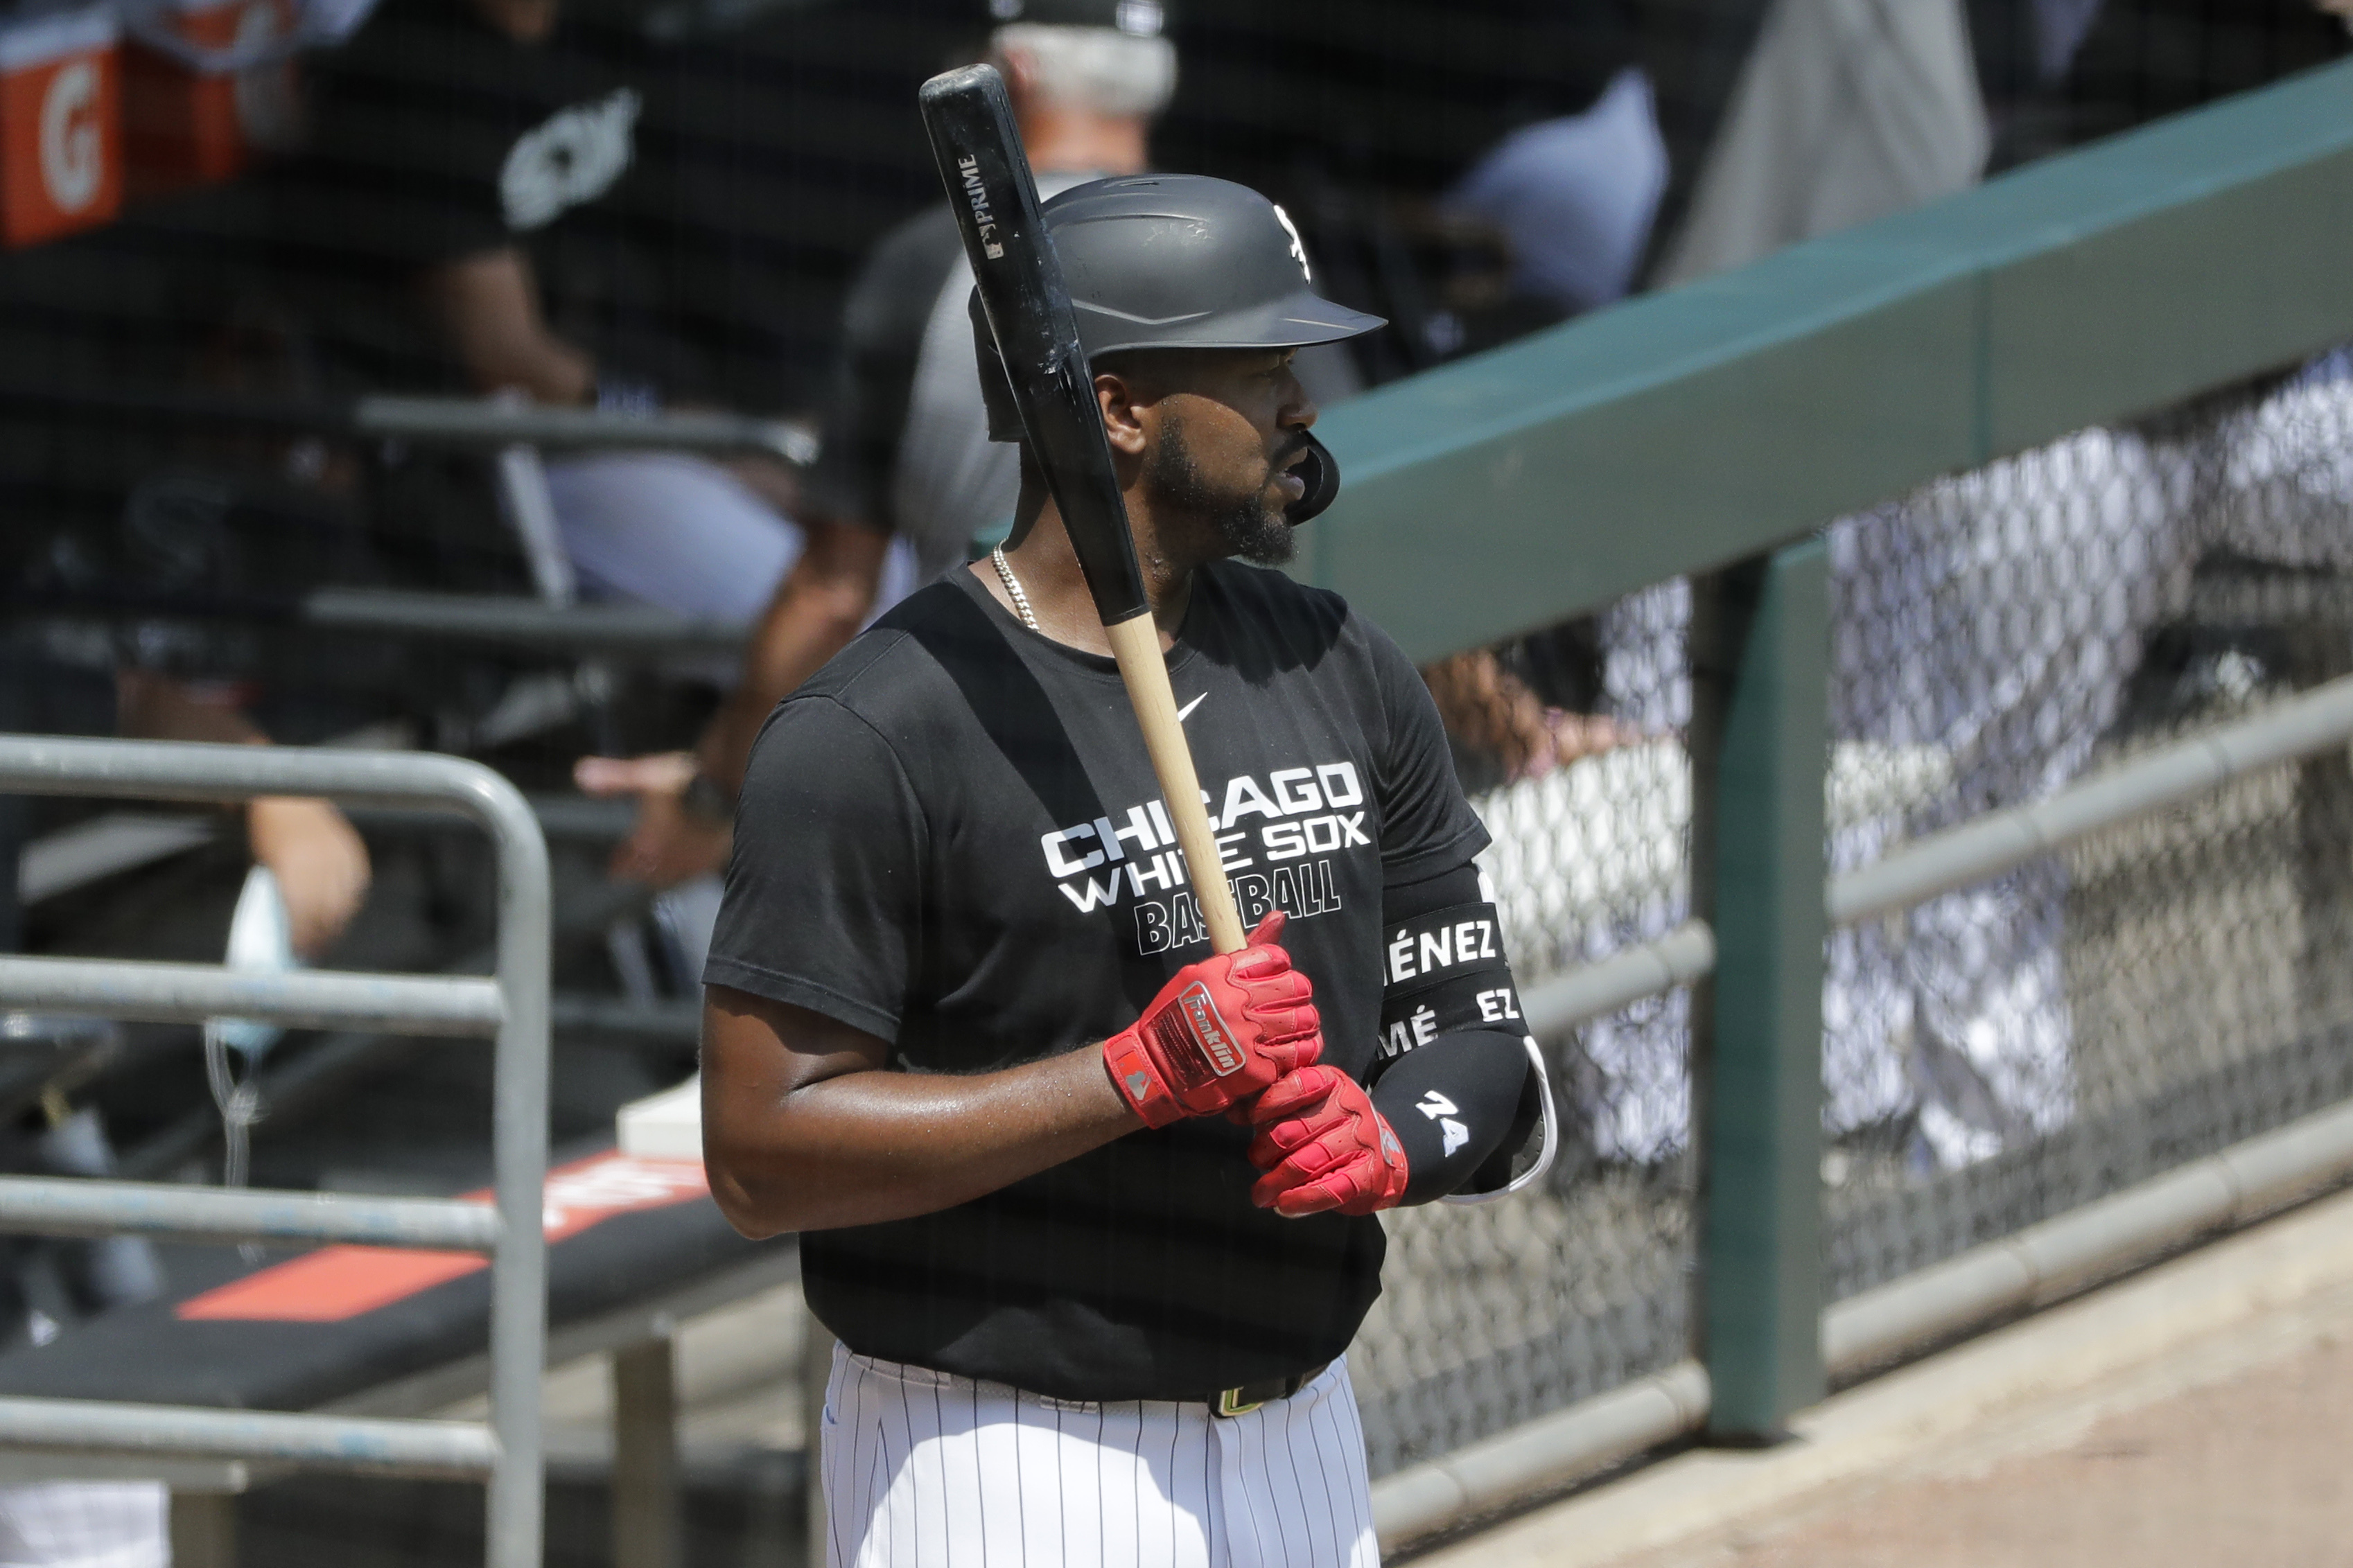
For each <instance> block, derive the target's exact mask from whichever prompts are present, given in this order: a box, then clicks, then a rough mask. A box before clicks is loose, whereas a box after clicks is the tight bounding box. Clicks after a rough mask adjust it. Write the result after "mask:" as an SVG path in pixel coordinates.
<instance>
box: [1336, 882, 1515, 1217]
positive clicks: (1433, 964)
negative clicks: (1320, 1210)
mask: <svg viewBox="0 0 2353 1568" xmlns="http://www.w3.org/2000/svg"><path fill="white" fill-rule="evenodd" d="M1387 936H1388V942H1387V943H1386V945H1385V947H1384V949H1383V953H1382V959H1383V978H1384V981H1385V986H1384V990H1383V994H1382V1003H1381V1041H1380V1054H1381V1058H1382V1060H1381V1062H1380V1064H1379V1065H1378V1066H1377V1068H1376V1069H1375V1073H1374V1079H1373V1081H1374V1084H1375V1090H1374V1095H1373V1101H1374V1103H1375V1104H1376V1105H1377V1106H1378V1107H1379V1108H1380V1111H1381V1114H1382V1115H1383V1116H1385V1117H1387V1118H1388V1121H1389V1125H1390V1126H1391V1127H1392V1128H1394V1129H1395V1130H1396V1131H1397V1134H1398V1138H1399V1139H1400V1140H1402V1141H1403V1142H1404V1143H1405V1145H1406V1159H1407V1164H1408V1168H1409V1171H1410V1172H1411V1177H1410V1181H1409V1185H1408V1187H1407V1195H1406V1199H1405V1201H1406V1202H1407V1203H1409V1204H1412V1203H1427V1202H1429V1201H1430V1199H1432V1198H1437V1197H1445V1196H1450V1195H1453V1196H1459V1197H1461V1198H1463V1199H1470V1198H1472V1197H1480V1196H1495V1195H1500V1194H1503V1193H1504V1192H1509V1191H1515V1190H1517V1189H1518V1188H1520V1187H1522V1186H1525V1185H1526V1184H1528V1183H1529V1182H1532V1181H1534V1180H1535V1178H1536V1177H1537V1176H1538V1175H1540V1174H1542V1173H1543V1170H1544V1167H1545V1166H1546V1165H1547V1164H1549V1163H1551V1158H1552V1150H1553V1141H1554V1133H1553V1126H1554V1119H1553V1108H1552V1094H1551V1087H1550V1085H1549V1084H1547V1083H1546V1079H1545V1070H1544V1058H1543V1056H1542V1054H1541V1053H1540V1052H1538V1051H1537V1049H1536V1047H1535V1041H1534V1040H1532V1039H1529V1038H1528V1037H1527V1035H1526V1030H1525V1024H1524V1023H1523V1021H1522V1019H1521V1016H1520V999H1519V990H1518V987H1517V986H1515V985H1514V984H1513V981H1512V969H1511V964H1510V963H1509V961H1508V960H1506V959H1505V958H1504V947H1503V939H1502V932H1501V922H1500V921H1498V920H1497V919H1496V916H1495V909H1494V906H1493V904H1489V903H1465V904H1454V905H1450V906H1448V907H1446V908H1444V909H1437V910H1427V911H1425V912H1422V913H1418V914H1414V915H1410V916H1408V917H1406V918H1404V919H1401V920H1397V921H1392V922H1391V923H1390V925H1389V927H1388V931H1387ZM1432 1047H1434V1048H1432Z"/></svg>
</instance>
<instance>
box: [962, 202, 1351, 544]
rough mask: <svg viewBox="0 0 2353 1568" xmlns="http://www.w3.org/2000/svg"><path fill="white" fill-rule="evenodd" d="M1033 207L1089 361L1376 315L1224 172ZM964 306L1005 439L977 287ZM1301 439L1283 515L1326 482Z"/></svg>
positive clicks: (992, 420) (1277, 210) (1328, 463)
mask: <svg viewBox="0 0 2353 1568" xmlns="http://www.w3.org/2000/svg"><path fill="white" fill-rule="evenodd" d="M1043 212H1044V216H1045V219H1046V232H1047V233H1048V234H1050V235H1051V236H1052V237H1053V241H1054V253H1055V255H1056V256H1057V258H1060V261H1061V264H1062V276H1063V279H1065V280H1066V281H1067V282H1068V284H1069V285H1070V290H1071V310H1072V311H1073V312H1074V313H1075V314H1076V315H1077V317H1078V322H1079V346H1080V347H1081V348H1082V349H1084V350H1085V351H1086V354H1087V358H1088V359H1089V360H1091V361H1092V360H1095V359H1099V358H1101V357H1102V356H1103V355H1104V354H1108V353H1131V352H1135V351H1141V350H1153V349H1287V348H1306V347H1308V346H1309V345H1311V344H1314V343H1331V342H1341V341H1342V340H1344V339H1346V338H1353V337H1356V336H1358V335H1360V334H1362V333H1365V332H1369V331H1374V330H1375V329H1376V328H1378V327H1381V326H1384V325H1386V324H1387V323H1386V322H1384V321H1383V320H1382V319H1381V318H1380V317H1378V316H1368V315H1366V313H1365V312H1364V311H1362V310H1350V309H1349V308H1348V307H1347V306H1345V305H1340V304H1335V303H1334V302H1333V301H1332V300H1327V299H1325V298H1324V296H1323V295H1321V294H1319V293H1317V292H1316V290H1315V272H1314V267H1313V265H1312V264H1311V263H1310V262H1309V261H1308V259H1307V247H1306V246H1305V245H1304V244H1303V242H1302V241H1301V239H1300V237H1299V230H1298V228H1297V227H1296V226H1293V223H1292V221H1291V217H1290V215H1289V214H1287V213H1285V212H1284V211H1283V210H1282V208H1281V207H1279V206H1277V205H1275V204H1274V203H1272V202H1271V201H1269V200H1267V199H1266V198H1265V197H1264V196H1262V195H1259V194H1258V193H1257V192H1256V191H1253V190H1251V189H1250V187H1249V186H1247V185H1238V184H1234V183H1233V182H1232V181H1230V180H1215V179H1211V178H1209V177H1208V176H1207V175H1204V174H1130V175H1124V176H1122V177H1121V178H1118V179H1112V180H1096V181H1092V182H1091V183H1090V184H1083V185H1075V186H1072V187H1071V189H1070V190H1067V191H1064V192H1063V193H1062V194H1061V195H1059V196H1056V197H1055V198H1054V199H1053V200H1051V201H1050V202H1048V203H1046V204H1045V206H1044V209H1043ZM971 310H972V323H973V331H974V334H975V336H976V339H977V341H978V344H979V350H980V382H981V394H982V396H983V397H984V399H985V400H986V401H987V406H988V435H989V438H990V439H991V440H994V441H1018V440H1019V439H1021V420H1020V416H1019V414H1018V411H1017V410H1016V409H1015V407H1014V405H1013V393H1012V389H1011V387H1010V386H1009V385H1008V384H1007V383H1006V379H1005V370H1004V367H1003V365H1002V364H1000V363H998V361H997V344H996V342H995V340H994V339H992V338H991V337H990V335H989V331H988V323H987V321H986V320H984V319H983V317H982V316H981V313H980V296H979V294H978V292H977V291H976V292H975V293H974V295H973V297H972V303H971ZM1314 456H1315V458H1316V459H1317V461H1318V462H1319V463H1320V464H1321V471H1320V473H1317V474H1314V475H1312V476H1311V477H1310V478H1309V480H1308V493H1307V496H1306V497H1305V499H1303V500H1301V501H1299V502H1298V503H1296V504H1295V505H1293V507H1292V509H1291V512H1292V519H1293V521H1297V522H1303V521H1306V520H1307V519H1308V518H1310V517H1313V516H1314V514H1315V513H1316V512H1318V511H1321V510H1324V506H1326V505H1328V504H1330V501H1331V499H1332V496H1333V495H1334V494H1335V493H1336V492H1337V490H1338V489H1339V470H1338V468H1337V467H1336V465H1335V464H1334V463H1333V462H1332V460H1331V455H1330V454H1329V453H1328V452H1325V451H1324V449H1323V447H1322V444H1321V443H1316V444H1315V446H1314Z"/></svg>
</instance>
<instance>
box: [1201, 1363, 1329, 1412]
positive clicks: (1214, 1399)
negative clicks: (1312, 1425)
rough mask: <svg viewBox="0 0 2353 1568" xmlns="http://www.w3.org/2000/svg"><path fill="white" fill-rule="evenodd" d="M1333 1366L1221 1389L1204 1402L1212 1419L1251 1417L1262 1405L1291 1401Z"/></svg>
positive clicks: (1327, 1365)
mask: <svg viewBox="0 0 2353 1568" xmlns="http://www.w3.org/2000/svg"><path fill="white" fill-rule="evenodd" d="M1331 1365H1332V1363H1330V1362H1328V1361H1327V1362H1325V1363H1323V1364H1322V1365H1321V1366H1311V1367H1309V1368H1308V1369H1307V1370H1306V1371H1305V1372H1298V1373H1292V1374H1291V1375H1290V1376H1289V1377H1270V1378H1265V1379H1262V1380H1261V1381H1260V1382H1257V1383H1244V1384H1237V1385H1236V1386H1234V1387H1232V1388H1221V1389H1219V1390H1218V1392H1217V1393H1215V1394H1210V1395H1209V1396H1208V1399H1207V1400H1206V1401H1205V1402H1204V1403H1206V1404H1207V1405H1208V1407H1209V1414H1210V1415H1227V1416H1232V1415H1249V1414H1250V1412H1251V1411H1253V1410H1256V1409H1257V1408H1258V1407H1259V1406H1260V1405H1271V1404H1273V1403H1274V1402H1275V1401H1276V1400H1278V1399H1288V1398H1290V1397H1291V1396H1292V1395H1293V1394H1296V1393H1298V1392H1299V1391H1300V1390H1301V1389H1303V1388H1304V1387H1306V1386H1307V1385H1308V1384H1311V1383H1313V1382H1314V1381H1315V1380H1316V1379H1317V1378H1319V1377H1321V1376H1323V1375H1324V1373H1325V1372H1327V1371H1329V1370H1330V1368H1331Z"/></svg>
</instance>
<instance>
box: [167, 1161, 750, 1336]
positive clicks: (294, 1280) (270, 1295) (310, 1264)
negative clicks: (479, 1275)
mask: <svg viewBox="0 0 2353 1568" xmlns="http://www.w3.org/2000/svg"><path fill="white" fill-rule="evenodd" d="M710 1191H711V1186H710V1184H709V1183H708V1182H707V1181H706V1180H705V1179H704V1177H703V1173H702V1161H700V1160H642V1159H638V1158H637V1157H635V1156H634V1155H628V1154H619V1153H610V1154H597V1155H594V1156H591V1157H590V1158H588V1159H586V1160H579V1161H575V1162H574V1163H571V1164H569V1165H563V1166H559V1167H557V1168H556V1169H555V1170H553V1171H550V1172H549V1173H547V1196H546V1199H545V1206H544V1208H543V1211H542V1223H543V1224H544V1225H545V1226H546V1229H547V1239H548V1240H549V1241H550V1242H551V1243H553V1242H558V1241H562V1240H563V1239H565V1237H572V1236H577V1235H579V1234H580V1233H581V1232H582V1231H584V1230H586V1229H587V1228H588V1227H589V1226H593V1225H597V1224H600V1223H601V1222H603V1221H605V1220H608V1219H611V1218H613V1217H614V1216H615V1215H625V1214H635V1213H637V1212H638V1211H639V1210H641V1209H658V1208H668V1207H670V1205H673V1204H682V1203H688V1202H691V1200H693V1199H695V1198H699V1197H702V1196H703V1195H704V1194H707V1193H709V1192H710ZM466 1198H467V1201H469V1202H472V1203H488V1202H490V1201H491V1194H489V1193H488V1192H479V1193H468V1194H466ZM489 1267H490V1262H489V1260H488V1259H487V1258H482V1257H481V1256H480V1255H479V1254H477V1253H471V1252H420V1251H416V1250H412V1249H410V1248H406V1247H321V1248H320V1249H319V1250H318V1251H316V1252H309V1253H305V1254H303V1255H302V1256H301V1257H300V1258H293V1259H291V1260H290V1261H289V1262H285V1263H280V1264H278V1265H276V1266H275V1267H273V1268H264V1269H262V1270H260V1271H259V1273H255V1274H248V1275H247V1276H246V1277H245V1278H244V1279H234V1280H231V1281H230V1282H229V1283H228V1284H226V1285H223V1286H221V1287H219V1288H218V1289H213V1290H207V1291H206V1292H205V1293H204V1294H203V1295H201V1296H193V1297H190V1298H189V1299H188V1300H185V1301H183V1302H181V1303H180V1305H179V1309H178V1310H177V1312H176V1313H175V1314H174V1315H175V1316H177V1317H180V1318H182V1319H185V1320H192V1321H216V1322H218V1321H228V1322H248V1323H250V1322H272V1323H340V1322H343V1321H346V1320H347V1319H351V1318H356V1317H359V1316H360V1315H361V1314H363V1313H365V1312H373V1311H375V1310H376V1309H377V1308H379V1307H388V1306H390V1305H392V1304H393V1303H394V1302H396V1301H403V1300H407V1299H408V1298H409V1297H411V1296H414V1295H417V1293H418V1292H420V1291H424V1290H429V1289H432V1288H433V1287H434V1286H436V1285H439V1284H442V1283H444V1282H445V1281H448V1280H451V1279H458V1278H459V1276H461V1275H466V1274H471V1273H474V1272H475V1271H476V1270H478V1269H482V1268H489Z"/></svg>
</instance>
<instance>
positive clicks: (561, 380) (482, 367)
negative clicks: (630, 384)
mask: <svg viewBox="0 0 2353 1568" xmlns="http://www.w3.org/2000/svg"><path fill="white" fill-rule="evenodd" d="M423 285H424V290H425V295H426V298H427V300H428V301H429V303H430V305H431V307H432V309H433V310H434V311H435V312H436V313H437V314H438V316H439V317H440V318H441V323H442V327H443V329H444V330H445V331H447V332H448V336H449V341H450V344H451V346H452V347H453V348H454V349H455V350H456V351H457V354H458V358H459V362H460V363H463V364H464V365H465V367H466V374H468V375H469V376H470V378H471V379H472V380H473V382H474V384H475V385H477V386H479V387H480V388H481V389H482V390H483V391H485V392H495V391H499V390H501V389H504V388H508V387H515V388H520V389H521V390H522V391H524V392H526V393H529V394H530V395H531V396H532V397H533V399H534V400H535V401H537V402H541V403H553V404H576V403H585V402H586V401H588V399H589V397H590V396H591V395H593V394H594V392H595V391H596V362H595V361H593V360H591V359H590V358H589V357H588V356H587V355H586V353H582V352H581V351H580V350H578V349H576V348H575V347H573V346H572V345H571V344H570V343H567V342H565V341H564V340H563V339H561V338H559V337H557V336H556V335H555V334H554V332H553V331H550V330H549V329H548V326H547V321H546V318H545V317H544V315H543V313H542V311H541V310H540V302H539V285H538V282H537V280H536V279H533V276H532V271H531V263H530V261H529V260H528V259H527V258H525V257H524V256H523V253H522V251H521V250H519V249H516V248H514V247H504V248H501V249H498V250H491V251H485V252H483V253H482V254H480V255H479V256H468V257H461V258H459V259H457V260H455V261H448V262H444V263H443V264H442V265H440V266H438V267H436V268H432V269H431V270H429V271H428V272H427V273H426V275H425V278H424V279H423Z"/></svg>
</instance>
